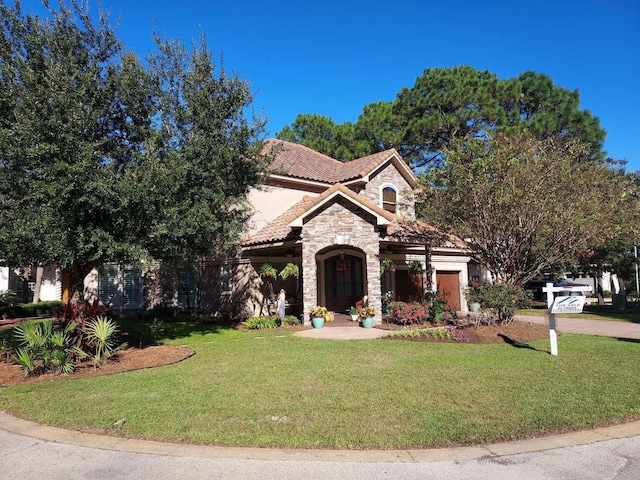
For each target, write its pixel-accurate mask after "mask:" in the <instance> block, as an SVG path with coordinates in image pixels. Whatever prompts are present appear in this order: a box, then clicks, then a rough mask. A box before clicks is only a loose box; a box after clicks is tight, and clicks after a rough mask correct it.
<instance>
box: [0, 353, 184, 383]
mask: <svg viewBox="0 0 640 480" xmlns="http://www.w3.org/2000/svg"><path fill="white" fill-rule="evenodd" d="M194 354H195V351H193V350H191V349H190V348H184V347H179V346H174V345H156V346H149V347H145V348H142V349H140V348H131V347H130V348H126V349H124V350H122V351H120V352H118V354H117V355H116V356H114V357H112V358H110V359H108V360H107V361H105V362H104V363H103V364H102V365H100V366H99V367H98V368H96V367H94V366H93V364H92V363H91V362H84V363H82V364H81V365H80V366H79V367H78V368H76V370H75V372H73V373H72V374H70V375H62V374H53V373H47V374H44V375H39V376H33V377H27V378H25V376H24V373H23V371H22V369H21V368H20V367H19V366H18V365H14V364H11V363H7V362H6V361H3V362H2V363H1V364H0V386H3V387H6V386H9V385H16V384H20V383H35V382H51V381H54V380H67V379H71V378H86V377H94V376H99V375H109V374H112V373H120V372H128V371H132V370H140V369H143V368H151V367H159V366H161V365H170V364H172V363H177V362H180V361H182V360H185V359H187V358H189V357H191V356H192V355H194ZM3 360H6V359H3Z"/></svg>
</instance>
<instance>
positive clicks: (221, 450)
mask: <svg viewBox="0 0 640 480" xmlns="http://www.w3.org/2000/svg"><path fill="white" fill-rule="evenodd" d="M0 429H1V430H5V431H7V432H11V433H15V434H18V435H24V436H27V437H32V438H37V439H40V440H44V441H48V442H54V443H62V444H69V445H75V446H80V447H87V448H95V449H100V450H111V451H117V452H129V453H143V454H152V455H164V456H174V457H196V458H231V459H250V460H280V461H322V462H329V461H330V462H387V463H423V462H440V461H461V460H472V459H481V458H492V457H499V456H503V455H514V454H519V453H529V452H539V451H543V450H551V449H555V448H562V447H571V446H576V445H585V444H592V443H597V442H602V441H605V440H613V439H618V438H627V437H632V436H638V435H640V421H637V422H631V423H626V424H622V425H614V426H610V427H602V428H596V429H593V430H584V431H579V432H572V433H566V434H562V435H552V436H548V437H541V438H535V439H529V440H519V441H514V442H505V443H493V444H488V445H479V446H469V447H458V448H436V449H426V450H420V449H407V450H303V449H269V448H248V447H247V448H244V447H215V446H203V445H186V444H177V443H163V442H154V441H150V440H137V439H131V438H118V437H108V436H103V435H96V434H93V433H83V432H77V431H73V430H66V429H63V428H58V427H50V426H47V425H39V424H37V423H34V422H31V421H28V420H22V419H20V418H16V417H13V416H11V415H9V414H8V413H6V412H4V411H0Z"/></svg>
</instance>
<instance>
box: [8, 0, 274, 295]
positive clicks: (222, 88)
mask: <svg viewBox="0 0 640 480" xmlns="http://www.w3.org/2000/svg"><path fill="white" fill-rule="evenodd" d="M45 3H46V5H45V8H46V9H47V12H46V13H45V14H44V15H36V14H30V13H23V11H22V9H21V6H20V3H19V2H16V5H15V6H13V7H11V6H8V5H5V3H4V2H2V3H0V18H2V22H1V23H0V29H1V30H0V37H1V38H2V39H3V41H2V42H1V43H2V47H1V48H0V158H2V163H1V168H2V175H0V198H2V202H3V208H2V209H0V225H2V226H3V228H2V229H1V230H0V258H2V259H3V261H6V262H8V263H9V264H13V265H41V264H59V265H61V266H62V267H63V268H65V269H66V270H67V271H68V272H69V273H70V274H71V275H70V283H71V290H72V293H73V294H76V295H79V297H80V298H82V289H83V286H82V280H83V278H84V277H85V276H86V274H88V273H89V272H90V271H91V269H92V268H93V267H95V266H96V265H99V264H103V263H106V262H109V261H115V262H132V261H136V260H139V259H141V258H145V257H148V256H149V255H150V256H152V257H153V258H155V259H157V260H166V261H178V260H183V261H191V260H193V259H197V258H201V257H205V256H206V257H212V256H217V255H223V254H227V253H228V252H230V251H231V250H232V249H233V246H234V245H236V240H237V239H238V237H239V232H240V230H241V228H242V227H243V225H244V223H245V221H246V219H247V216H248V210H247V205H246V202H245V198H246V194H247V192H248V190H249V188H250V187H251V186H253V185H254V184H256V183H258V182H259V181H261V179H262V172H263V171H264V165H265V162H264V161H263V160H262V156H261V155H260V151H261V148H262V142H261V138H260V137H261V136H262V133H263V131H264V121H263V120H262V119H259V118H251V119H248V118H247V116H246V113H248V112H250V106H251V102H252V95H251V93H250V91H249V83H248V82H246V81H244V80H241V79H239V78H238V77H237V76H236V75H229V74H227V73H226V71H225V70H224V69H223V68H221V66H220V68H218V66H216V65H215V64H214V63H213V62H212V61H211V55H210V53H209V51H208V50H207V48H206V45H205V42H204V40H203V39H201V40H200V42H197V43H195V44H194V45H193V49H192V51H191V52H187V50H186V49H185V48H183V47H182V46H181V45H180V44H179V43H178V42H172V41H164V40H160V39H157V38H156V39H155V40H156V44H157V50H158V51H157V53H155V54H154V55H151V56H150V57H149V58H148V59H147V60H146V61H145V62H143V61H141V60H140V59H139V58H138V57H137V56H136V55H135V54H134V53H133V52H131V51H128V49H127V48H126V47H125V46H124V45H123V44H122V43H121V42H120V41H119V39H118V38H117V37H116V34H115V31H114V29H113V28H112V27H111V26H110V25H109V19H108V16H107V15H104V14H102V13H101V14H100V15H99V17H98V18H91V16H90V14H89V6H88V4H87V3H85V2H76V1H72V2H71V6H67V3H66V2H64V0H63V1H61V2H59V4H58V2H45ZM54 3H56V4H58V7H57V8H56V7H55V6H54V5H53V4H54ZM141 192H144V194H143V195H141Z"/></svg>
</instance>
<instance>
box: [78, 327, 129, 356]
mask: <svg viewBox="0 0 640 480" xmlns="http://www.w3.org/2000/svg"><path fill="white" fill-rule="evenodd" d="M84 333H85V335H86V337H87V344H88V345H89V346H90V347H91V360H92V361H93V363H94V365H99V364H100V362H102V360H103V359H104V358H109V357H111V356H112V355H113V354H114V353H116V352H117V351H118V350H120V349H122V348H124V347H125V345H124V344H118V343H117V341H118V339H117V335H118V326H117V324H116V322H115V321H113V320H112V319H110V318H107V317H106V316H104V315H98V316H96V317H95V318H92V319H90V320H89V321H88V322H87V323H86V325H85V328H84Z"/></svg>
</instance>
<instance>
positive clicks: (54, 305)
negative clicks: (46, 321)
mask: <svg viewBox="0 0 640 480" xmlns="http://www.w3.org/2000/svg"><path fill="white" fill-rule="evenodd" d="M1 303H2V302H0V304H1ZM63 306H64V303H62V302H61V301H58V300H48V301H44V302H38V303H23V304H20V305H5V306H4V307H3V306H0V316H2V315H3V314H6V315H7V317H8V318H28V317H37V316H39V315H50V316H54V315H55V313H56V312H57V311H58V310H60V309H61V308H62V307H63Z"/></svg>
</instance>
